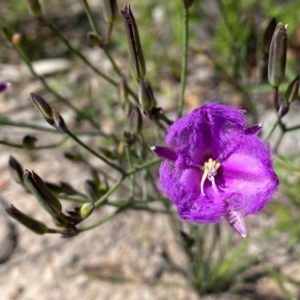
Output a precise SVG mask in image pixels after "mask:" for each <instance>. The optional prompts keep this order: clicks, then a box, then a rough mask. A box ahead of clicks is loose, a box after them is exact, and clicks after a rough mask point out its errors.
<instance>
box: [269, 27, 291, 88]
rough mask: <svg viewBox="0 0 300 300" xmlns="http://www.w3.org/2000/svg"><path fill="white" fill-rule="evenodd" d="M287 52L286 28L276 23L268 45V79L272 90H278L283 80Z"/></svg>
mask: <svg viewBox="0 0 300 300" xmlns="http://www.w3.org/2000/svg"><path fill="white" fill-rule="evenodd" d="M286 52H287V32H286V26H284V25H283V24H281V23H278V24H277V26H276V28H275V31H274V34H273V37H272V40H271V45H270V52H269V63H268V79H269V82H270V84H271V85H272V86H273V87H274V88H278V87H279V85H280V84H281V83H282V81H283V80H284V74H285V64H286Z"/></svg>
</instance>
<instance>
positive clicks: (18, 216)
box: [6, 204, 49, 234]
mask: <svg viewBox="0 0 300 300" xmlns="http://www.w3.org/2000/svg"><path fill="white" fill-rule="evenodd" d="M6 212H7V213H8V214H9V215H10V216H11V217H12V218H13V219H15V220H16V221H17V222H19V223H21V224H22V225H24V226H25V227H27V228H28V229H30V230H31V231H33V232H35V233H37V234H45V233H47V232H49V230H48V228H47V226H46V225H45V224H44V223H42V222H40V221H38V220H35V219H33V218H31V217H30V216H28V215H26V214H24V213H22V212H21V211H19V210H18V209H17V208H16V207H14V206H13V205H12V204H11V205H10V206H9V207H7V208H6Z"/></svg>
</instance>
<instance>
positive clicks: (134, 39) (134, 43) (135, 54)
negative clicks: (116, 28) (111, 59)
mask: <svg viewBox="0 0 300 300" xmlns="http://www.w3.org/2000/svg"><path fill="white" fill-rule="evenodd" d="M121 13H122V15H123V17H124V24H125V30H126V36H127V42H128V47H129V60H130V69H131V72H132V74H133V77H134V78H135V79H136V80H137V81H139V80H141V79H143V78H144V76H145V74H146V66H145V60H144V54H143V50H142V46H141V42H140V37H139V32H138V28H137V26H136V23H135V19H134V16H133V14H132V12H131V9H130V5H125V6H124V7H123V9H121Z"/></svg>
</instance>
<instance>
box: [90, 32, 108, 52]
mask: <svg viewBox="0 0 300 300" xmlns="http://www.w3.org/2000/svg"><path fill="white" fill-rule="evenodd" d="M87 36H88V38H89V40H90V41H91V42H92V44H93V45H96V46H99V47H101V48H102V47H103V46H104V41H103V39H102V37H101V36H100V35H99V34H97V33H95V32H88V34H87Z"/></svg>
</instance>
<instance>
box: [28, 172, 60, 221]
mask: <svg viewBox="0 0 300 300" xmlns="http://www.w3.org/2000/svg"><path fill="white" fill-rule="evenodd" d="M23 177H24V181H25V184H26V186H27V187H28V189H29V190H30V192H31V193H32V194H33V195H34V196H35V198H36V199H37V200H38V202H39V204H40V205H41V206H42V207H43V208H44V209H45V210H46V211H47V212H48V213H49V214H50V215H51V216H53V217H57V216H60V215H61V214H62V205H61V203H60V202H59V200H58V199H57V198H56V197H55V196H54V195H53V194H52V193H51V191H50V190H49V189H48V188H47V186H46V184H45V183H44V181H43V180H42V179H41V178H40V177H39V176H38V175H37V174H36V173H34V172H33V171H31V172H30V171H28V170H25V172H24V175H23Z"/></svg>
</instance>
